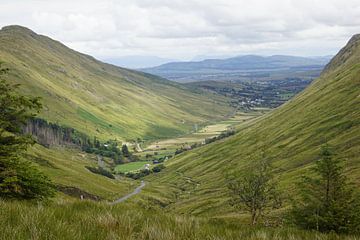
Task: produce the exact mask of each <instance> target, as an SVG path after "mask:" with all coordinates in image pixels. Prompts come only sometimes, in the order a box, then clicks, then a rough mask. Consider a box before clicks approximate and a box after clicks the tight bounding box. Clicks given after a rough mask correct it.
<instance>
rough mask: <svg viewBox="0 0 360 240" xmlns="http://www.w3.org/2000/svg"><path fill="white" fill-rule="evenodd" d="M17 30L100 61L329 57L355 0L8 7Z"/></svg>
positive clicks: (350, 20) (21, 1)
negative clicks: (130, 57) (36, 34)
mask: <svg viewBox="0 0 360 240" xmlns="http://www.w3.org/2000/svg"><path fill="white" fill-rule="evenodd" d="M10 24H20V25H24V26H27V27H29V28H31V29H33V30H34V31H36V32H39V33H41V34H44V35H48V36H50V37H53V38H55V39H57V40H60V41H62V42H64V43H65V44H67V45H68V46H70V47H72V48H75V49H76V50H78V51H81V52H85V53H88V54H91V55H94V56H95V57H99V58H107V57H111V58H114V57H116V56H123V55H157V56H161V57H167V58H183V59H190V58H192V57H193V56H195V55H236V54H248V53H253V54H296V55H325V54H334V53H336V52H337V51H338V49H339V48H340V47H341V46H342V45H344V44H345V42H346V41H347V40H348V39H349V37H350V36H351V35H353V34H355V33H357V32H360V4H359V2H358V0H347V1H346V4H345V3H344V1H343V0H301V1H298V0H273V1H269V0H251V1H249V0H246V1H245V0H132V1H127V0H117V1H116V0H103V1H98V0H86V1H85V0H79V1H73V0H61V1H60V0H59V1H45V0H27V1H26V0H9V1H3V0H2V1H0V26H1V27H2V26H5V25H10Z"/></svg>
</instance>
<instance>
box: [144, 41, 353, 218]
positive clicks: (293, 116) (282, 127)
mask: <svg viewBox="0 0 360 240" xmlns="http://www.w3.org/2000/svg"><path fill="white" fill-rule="evenodd" d="M359 106H360V35H356V36H354V37H353V38H352V40H351V41H350V42H349V43H348V45H347V46H346V47H345V48H344V49H342V50H341V51H340V53H339V54H338V55H337V56H336V57H335V58H334V59H333V60H332V62H331V63H330V64H329V65H328V66H327V67H326V69H325V70H324V72H323V73H322V75H321V77H320V78H319V79H317V80H315V81H314V82H313V83H312V84H311V85H310V86H309V87H308V88H307V89H306V90H305V91H303V92H302V93H300V94H299V95H298V96H296V97H295V98H293V99H292V100H290V101H289V102H287V103H286V104H284V105H283V106H281V107H279V108H278V109H276V110H274V111H272V112H271V113H269V114H266V115H264V116H263V117H260V118H258V119H256V120H254V121H249V122H248V123H247V124H244V125H243V126H242V127H241V128H240V129H239V133H238V134H237V135H235V136H233V137H230V138H229V139H226V140H225V141H222V142H216V143H213V144H210V145H207V146H205V147H201V148H199V149H196V150H194V151H189V152H186V153H183V154H181V155H180V156H178V157H176V158H175V159H172V160H171V161H169V162H168V164H167V168H166V169H165V170H164V172H162V173H161V175H158V176H157V179H155V178H154V177H152V179H153V180H155V183H153V185H152V187H150V189H149V190H148V192H147V194H148V195H149V194H154V196H156V197H158V198H159V199H161V200H163V201H166V199H167V198H169V197H170V201H172V202H173V204H171V206H172V208H173V209H175V210H176V211H178V212H186V213H193V214H203V215H205V214H225V213H227V212H231V211H233V210H232V209H231V208H229V205H228V204H227V199H228V198H227V188H226V185H225V184H226V183H225V179H226V175H227V174H228V173H231V172H232V171H237V170H241V169H244V167H246V164H247V162H249V161H251V160H252V159H255V158H258V157H259V154H257V153H259V150H261V149H264V150H265V153H266V155H267V156H268V157H269V158H270V159H272V160H273V161H274V165H275V167H277V169H278V172H279V174H278V176H279V177H280V180H281V184H282V186H283V187H284V188H286V189H287V190H288V193H289V191H290V192H291V191H293V190H294V188H295V186H296V181H297V180H298V178H299V176H300V175H301V174H304V173H306V172H307V170H308V168H309V166H311V164H312V163H313V162H314V161H315V160H316V159H317V156H318V153H319V149H320V146H321V145H322V144H323V143H324V142H328V143H329V144H331V145H333V146H334V148H335V150H336V152H337V153H338V154H339V157H341V158H343V159H344V160H346V167H347V171H348V173H349V175H350V176H351V177H352V178H353V179H355V180H356V181H357V182H358V183H359V182H360V109H359ZM164 199H165V200H164ZM168 201H169V200H168Z"/></svg>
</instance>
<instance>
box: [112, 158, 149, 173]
mask: <svg viewBox="0 0 360 240" xmlns="http://www.w3.org/2000/svg"><path fill="white" fill-rule="evenodd" d="M145 164H150V165H151V164H152V163H151V162H147V161H139V162H130V163H124V164H120V165H117V166H116V167H115V171H116V172H119V173H126V172H133V171H138V170H141V169H144V166H145Z"/></svg>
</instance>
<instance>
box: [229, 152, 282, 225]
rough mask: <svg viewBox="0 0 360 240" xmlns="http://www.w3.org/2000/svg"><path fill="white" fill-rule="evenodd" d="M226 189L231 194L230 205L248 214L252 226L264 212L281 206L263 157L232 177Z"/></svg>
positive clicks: (267, 165)
mask: <svg viewBox="0 0 360 240" xmlns="http://www.w3.org/2000/svg"><path fill="white" fill-rule="evenodd" d="M228 188H229V189H230V192H231V204H232V205H233V206H235V207H236V208H239V209H241V210H245V211H247V212H249V213H250V214H251V224H252V225H255V224H256V223H257V222H258V219H259V218H260V217H262V216H263V215H264V213H265V211H266V210H268V209H270V208H278V207H280V206H281V198H280V192H279V191H278V190H277V183H276V181H275V179H274V175H273V169H272V166H271V164H270V162H269V160H267V159H265V158H264V156H262V158H261V159H260V160H256V161H254V162H253V163H252V164H251V166H250V167H249V168H248V169H246V171H245V172H243V173H240V174H239V173H238V174H236V176H235V177H232V178H231V179H230V181H229V183H228Z"/></svg>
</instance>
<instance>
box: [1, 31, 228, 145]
mask: <svg viewBox="0 0 360 240" xmlns="http://www.w3.org/2000/svg"><path fill="white" fill-rule="evenodd" d="M0 61H3V62H5V64H4V66H5V67H8V68H9V69H10V72H9V74H8V79H9V80H10V81H12V82H14V83H20V84H21V85H22V87H21V91H22V92H23V93H25V94H28V95H34V96H40V97H42V98H43V100H44V105H45V108H44V110H43V111H42V112H41V113H40V117H41V118H44V119H46V120H48V121H51V122H54V123H60V124H61V125H66V126H69V127H73V128H75V129H77V130H79V131H81V132H87V133H89V134H90V135H91V136H98V137H100V138H102V139H108V138H117V139H122V140H126V139H136V138H157V137H168V136H174V135H177V134H181V133H185V132H187V131H189V130H190V129H192V125H193V124H195V123H199V124H200V123H204V122H206V121H211V120H214V118H221V117H222V116H225V115H226V114H227V113H228V112H230V111H232V110H231V109H230V107H229V106H228V104H227V99H225V98H222V97H215V100H213V101H211V100H210V95H207V94H205V93H204V94H202V93H195V92H194V91H192V90H190V89H188V88H187V87H186V86H183V85H180V84H177V83H174V82H171V81H168V80H166V79H164V78H161V77H157V76H154V75H150V74H148V73H142V72H138V71H135V70H129V69H125V68H121V67H117V66H114V65H111V64H107V63H102V62H100V61H99V60H97V59H95V58H94V57H92V56H89V55H86V54H82V53H79V52H77V51H75V50H73V49H70V48H68V47H67V46H65V45H64V44H62V43H60V42H59V41H56V40H52V39H51V38H49V37H46V36H43V35H38V34H36V33H35V32H33V31H32V30H30V29H28V28H25V27H21V26H7V27H3V28H2V30H1V31H0ZM164 109H166V112H164ZM213 111H215V112H216V113H218V115H217V116H215V117H214V115H213V114H212V112H213ZM181 122H185V123H184V124H179V123H181Z"/></svg>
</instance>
